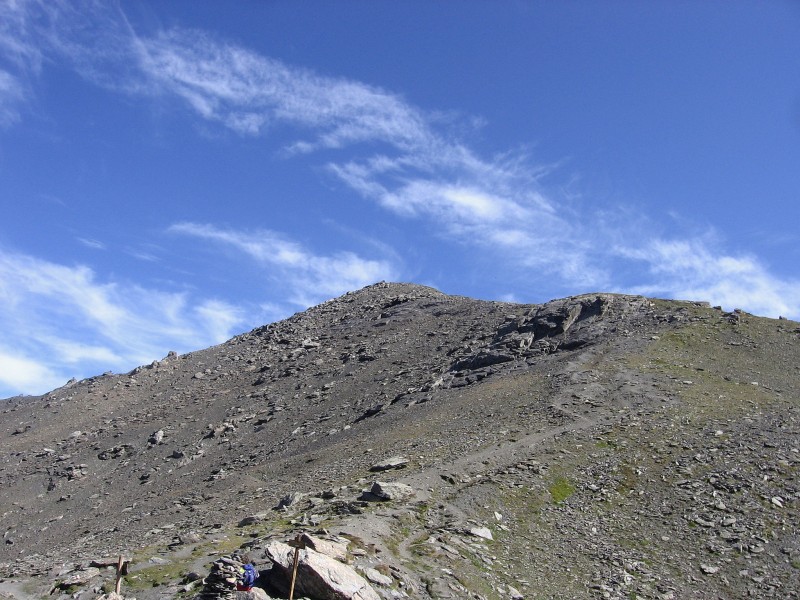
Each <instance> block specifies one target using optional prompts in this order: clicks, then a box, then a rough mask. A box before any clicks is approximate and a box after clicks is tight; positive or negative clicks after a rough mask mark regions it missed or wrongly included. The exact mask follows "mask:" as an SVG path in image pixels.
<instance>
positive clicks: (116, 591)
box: [114, 555, 125, 594]
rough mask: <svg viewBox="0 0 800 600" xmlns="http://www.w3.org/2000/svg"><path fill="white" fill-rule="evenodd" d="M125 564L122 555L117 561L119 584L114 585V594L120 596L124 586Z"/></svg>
mask: <svg viewBox="0 0 800 600" xmlns="http://www.w3.org/2000/svg"><path fill="white" fill-rule="evenodd" d="M124 564H125V561H124V560H123V558H122V555H120V557H119V560H118V561H117V582H116V584H114V593H115V594H119V590H120V587H121V586H122V565H124Z"/></svg>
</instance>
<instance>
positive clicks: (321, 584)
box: [264, 541, 381, 600]
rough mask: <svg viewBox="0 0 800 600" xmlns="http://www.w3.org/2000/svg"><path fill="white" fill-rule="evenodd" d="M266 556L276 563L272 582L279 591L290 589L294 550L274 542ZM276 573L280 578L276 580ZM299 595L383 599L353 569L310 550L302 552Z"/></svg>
mask: <svg viewBox="0 0 800 600" xmlns="http://www.w3.org/2000/svg"><path fill="white" fill-rule="evenodd" d="M264 553H265V555H266V556H267V558H269V559H270V560H271V561H272V562H273V564H274V569H273V577H272V578H271V579H270V583H271V584H272V585H275V586H276V587H278V588H279V589H281V588H282V589H288V587H289V581H290V577H291V572H292V565H293V561H294V548H292V547H291V546H289V545H288V544H284V543H282V542H277V541H273V542H270V543H269V544H268V545H267V547H266V548H265V550H264ZM275 571H278V572H279V573H280V577H278V578H276V577H275V575H274V572H275ZM295 592H296V593H298V594H304V595H306V596H309V597H311V598H324V599H326V600H381V598H380V596H379V595H378V594H377V593H376V592H375V590H374V589H372V586H370V584H369V582H368V581H367V580H366V579H364V578H363V577H362V576H361V575H359V574H358V573H356V571H355V570H353V569H352V568H351V567H348V566H347V565H344V564H342V563H340V562H339V561H337V560H335V559H333V558H330V557H329V556H325V555H324V554H320V553H319V552H316V551H314V550H311V549H310V548H307V549H305V550H300V552H299V561H298V567H297V579H296V582H295Z"/></svg>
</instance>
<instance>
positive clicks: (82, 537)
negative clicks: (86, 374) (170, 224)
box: [0, 283, 800, 600]
mask: <svg viewBox="0 0 800 600" xmlns="http://www.w3.org/2000/svg"><path fill="white" fill-rule="evenodd" d="M799 409H800V326H799V325H798V323H795V322H793V321H788V320H785V319H781V320H773V319H765V318H759V317H755V316H752V315H749V314H746V313H743V312H741V311H734V312H731V313H728V312H724V311H722V310H721V309H719V308H712V307H709V306H708V305H707V304H704V303H698V302H678V301H666V300H654V299H648V298H644V297H640V296H626V295H615V294H591V295H584V296H577V297H571V298H566V299H562V300H554V301H552V302H548V303H546V304H542V305H523V304H511V303H502V302H487V301H479V300H473V299H469V298H464V297H456V296H448V295H445V294H443V293H440V292H438V291H436V290H434V289H431V288H426V287H422V286H418V285H411V284H387V283H379V284H375V285H373V286H369V287H367V288H364V289H362V290H359V291H357V292H352V293H349V294H346V295H344V296H342V297H340V298H337V299H335V300H331V301H329V302H326V303H323V304H321V305H319V306H316V307H314V308H311V309H309V310H307V311H305V312H303V313H298V314H296V315H294V316H293V317H291V318H289V319H286V320H284V321H281V322H279V323H274V324H271V325H268V326H265V327H261V328H258V329H255V330H253V331H251V332H249V333H245V334H243V335H240V336H237V337H235V338H233V339H231V340H230V341H228V342H226V343H224V344H221V345H219V346H215V347H212V348H208V349H206V350H201V351H197V352H192V353H190V354H185V355H176V354H175V353H172V352H170V353H169V354H167V356H166V357H165V358H164V359H163V360H160V361H156V362H154V363H152V364H150V365H147V366H143V367H139V368H137V369H134V370H133V371H131V372H130V373H127V374H121V375H120V374H111V373H107V374H104V375H100V376H97V377H93V378H90V379H86V380H82V381H75V382H70V383H69V384H67V385H66V386H64V387H62V388H59V389H56V390H53V391H52V392H50V393H48V394H45V395H43V396H41V397H20V398H11V399H9V400H5V401H2V402H0V490H2V492H1V497H2V504H1V505H0V530H2V532H3V544H2V545H0V598H17V599H24V598H45V597H59V596H65V597H66V596H71V597H76V598H87V599H88V598H97V597H98V596H99V595H100V594H102V593H107V592H109V591H110V589H109V582H111V587H112V588H113V580H114V570H113V567H111V566H109V565H114V564H116V557H117V556H119V555H123V556H125V557H126V559H129V561H130V562H129V563H128V565H129V569H128V572H127V575H126V576H125V577H124V578H123V580H122V589H123V593H124V594H126V595H127V596H128V597H131V596H136V597H137V598H139V599H140V600H142V599H145V600H146V599H148V598H177V597H185V598H193V597H196V596H199V597H211V596H209V594H212V593H216V592H213V590H212V592H209V589H211V588H210V587H209V586H211V585H212V583H213V581H216V580H214V578H213V577H210V576H209V574H210V572H211V571H212V570H213V569H214V568H216V569H217V571H216V572H222V571H220V570H221V569H223V567H224V565H225V564H228V563H225V561H224V560H222V559H223V557H225V556H227V555H230V554H232V553H235V552H244V551H246V552H247V553H248V554H249V556H250V557H251V558H252V559H253V560H254V562H256V564H257V566H258V568H259V569H260V570H261V571H262V574H263V575H264V578H265V579H264V581H265V582H266V584H265V587H266V588H267V589H266V593H265V594H264V595H263V596H259V597H273V598H287V597H288V593H287V592H288V590H287V586H286V580H287V577H289V576H290V573H291V566H292V565H291V564H289V559H290V557H291V554H292V552H293V551H292V550H291V546H288V545H287V542H289V541H291V540H294V539H297V538H298V536H303V537H302V539H304V540H305V542H304V543H303V546H304V548H303V549H302V551H299V553H300V562H301V567H300V569H299V575H298V588H297V592H298V594H303V595H304V597H307V598H335V599H340V598H341V599H345V598H352V599H358V598H386V599H388V598H420V599H429V598H474V599H476V600H477V599H487V600H488V599H510V598H517V599H521V598H531V599H534V598H536V599H544V598H565V599H569V598H615V599H622V598H625V599H630V598H639V599H642V598H653V599H662V600H668V599H675V600H677V599H686V598H709V599H710V598H798V597H800V483H798V466H800V437H799V436H798V433H800V411H799ZM226 560H227V559H226ZM214 564H217V567H214V566H213V565H214ZM231 564H232V563H231ZM220 565H222V566H220ZM313 565H322V566H319V567H314V566H313ZM326 569H327V571H326V572H328V573H333V574H334V575H331V576H330V578H333V579H337V578H338V580H341V578H347V577H351V576H352V577H353V580H352V581H353V582H354V583H353V584H352V585H353V586H354V587H352V588H348V587H347V586H345V585H344V584H343V585H342V586H341V589H338V588H337V589H333V588H332V587H331V586H330V585H328V584H327V583H326V584H323V583H319V582H318V581H317V580H318V578H320V577H321V578H322V579H324V577H322V576H320V575H319V572H320V571H325V570H326ZM223 570H224V569H223ZM223 579H224V577H223V578H222V579H219V581H222V580H223ZM312 582H317V583H313V584H312ZM221 585H222V584H221ZM212 587H213V586H212ZM214 589H216V588H214ZM347 590H351V591H347ZM352 590H356V591H352ZM51 592H52V594H51ZM220 593H221V592H220ZM203 594H205V595H203ZM219 597H223V596H219ZM295 597H299V596H298V595H297V594H296V595H295Z"/></svg>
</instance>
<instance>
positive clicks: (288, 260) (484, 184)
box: [0, 0, 800, 316]
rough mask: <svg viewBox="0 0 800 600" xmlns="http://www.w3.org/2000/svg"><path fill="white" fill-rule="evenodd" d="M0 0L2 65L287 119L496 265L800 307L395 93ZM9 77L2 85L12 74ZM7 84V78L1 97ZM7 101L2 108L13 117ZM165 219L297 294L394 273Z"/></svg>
mask: <svg viewBox="0 0 800 600" xmlns="http://www.w3.org/2000/svg"><path fill="white" fill-rule="evenodd" d="M9 6H12V7H14V10H13V11H12V12H11V13H10V14H11V16H12V17H13V19H12V20H13V23H14V26H13V27H6V28H5V29H2V30H0V31H2V41H0V48H4V49H5V51H6V52H8V53H10V54H11V55H12V56H13V57H15V58H13V59H12V60H11V63H10V64H14V65H17V67H18V68H19V66H20V65H27V67H28V69H29V70H30V71H31V72H33V71H35V69H36V68H38V65H39V64H40V63H41V60H42V59H41V55H42V54H41V53H42V52H50V53H57V54H59V55H60V56H62V57H66V59H67V60H69V61H71V64H73V65H74V67H75V68H76V70H78V71H79V72H80V73H82V74H83V75H84V76H85V77H87V78H88V79H90V80H91V81H94V82H95V83H97V84H99V85H103V86H105V87H107V88H109V89H114V90H117V91H119V92H122V93H126V94H136V95H146V96H148V97H150V98H153V99H157V98H166V99H171V100H172V101H173V102H174V101H175V100H176V99H177V100H178V104H179V106H181V105H182V106H186V107H188V109H189V112H190V114H193V115H196V116H199V117H200V118H201V119H203V120H206V121H208V122H214V123H219V124H221V125H222V126H223V127H227V128H229V129H230V130H232V131H234V132H236V133H238V134H240V135H245V136H264V137H266V138H269V136H270V135H271V134H272V133H273V132H277V131H281V132H282V133H283V134H286V133H288V135H289V137H290V138H294V139H293V141H292V142H290V143H289V144H288V146H286V147H285V148H284V150H285V151H286V152H285V156H286V159H287V160H291V159H292V156H293V155H296V154H297V153H304V154H306V155H312V154H313V153H314V152H317V151H319V150H322V149H325V150H328V152H326V153H325V154H324V156H325V159H324V165H325V166H326V167H327V169H328V172H329V173H330V174H331V175H332V176H333V177H335V178H336V179H337V180H338V181H339V182H341V183H342V184H343V185H344V186H346V187H347V188H348V189H350V190H351V191H352V192H354V193H355V194H357V195H358V196H360V197H362V198H364V199H366V200H368V201H371V202H374V203H376V204H377V205H379V206H381V207H382V208H383V209H385V210H386V211H387V214H391V215H394V216H397V217H398V218H403V219H415V220H417V221H419V222H420V223H421V224H422V225H423V226H425V227H426V229H427V230H428V231H430V233H431V235H437V236H439V237H441V238H442V239H445V240H446V241H447V242H449V243H456V244H459V245H461V246H463V247H466V248H476V249H480V250H481V252H483V253H486V254H487V255H490V256H492V257H493V258H494V259H495V260H494V263H495V264H503V265H506V268H507V271H506V272H507V273H514V272H516V273H518V274H519V277H521V278H528V279H532V278H538V279H537V280H538V281H541V282H544V281H547V282H550V281H553V280H557V281H558V282H559V283H560V284H561V286H560V287H568V288H569V287H571V288H573V290H574V291H583V290H585V289H587V288H590V287H594V288H600V287H602V288H604V289H610V290H614V289H617V290H622V289H626V290H630V289H638V290H642V291H647V290H650V291H651V293H658V294H662V295H666V296H697V297H699V298H700V299H702V298H704V297H706V298H712V299H716V300H712V301H717V302H722V303H723V304H733V305H739V306H741V307H743V308H746V309H748V310H754V311H757V312H764V313H766V314H778V313H781V312H785V313H786V314H788V315H791V316H800V310H799V309H798V307H797V306H796V303H794V302H793V301H791V298H794V297H797V294H796V293H795V292H796V289H797V288H796V286H797V283H796V282H795V281H793V280H789V279H786V278H781V277H779V276H776V275H774V274H772V273H771V272H770V270H769V269H768V268H767V267H766V266H765V265H763V264H762V263H760V262H759V261H757V260H755V259H753V258H751V257H746V256H744V257H741V256H739V257H737V256H732V255H731V254H730V253H729V252H726V251H725V250H724V248H722V246H721V245H720V244H711V243H709V242H708V240H705V239H703V238H701V237H696V236H695V237H692V236H690V235H687V236H685V237H684V238H683V239H681V238H676V239H674V240H669V239H665V238H663V237H662V236H660V235H658V234H654V233H653V232H652V231H648V230H647V228H646V224H647V218H646V216H645V217H642V215H638V214H634V213H635V211H630V212H629V213H627V214H626V213H620V215H617V217H616V219H614V220H613V221H614V222H613V225H611V224H609V222H608V221H606V220H605V219H604V217H605V215H602V214H600V213H599V212H598V211H597V210H593V209H592V207H591V206H587V205H584V206H577V205H576V204H575V203H574V202H573V199H571V198H569V197H567V196H566V195H563V196H559V195H557V194H553V193H552V192H546V191H545V190H544V189H543V188H542V186H541V185H540V181H541V178H542V176H543V175H546V174H548V173H550V172H551V171H552V167H550V166H549V165H541V164H538V163H536V162H535V161H533V160H531V159H530V158H529V157H528V156H527V155H526V154H525V153H524V152H515V151H509V152H507V153H504V154H502V155H497V156H488V157H487V156H481V155H480V153H479V152H477V151H476V150H475V149H474V148H473V147H471V146H470V145H469V144H468V143H466V142H464V141H463V139H461V138H460V137H459V136H458V135H456V134H455V133H454V130H453V129H451V128H450V126H449V125H448V124H447V123H446V122H445V120H442V119H440V118H439V116H437V115H436V114H435V113H434V112H432V111H426V110H424V109H422V108H420V107H418V106H415V105H413V104H412V103H411V102H408V101H407V100H405V99H404V98H403V97H402V96H400V95H398V94H395V93H392V92H390V91H387V90H384V89H381V88H380V87H377V86H373V85H368V84H366V83H363V82H359V81H353V80H348V79H345V78H336V77H328V76H323V75H320V74H318V73H315V72H313V71H311V70H308V69H303V68H299V67H295V66H292V65H289V64H287V63H285V62H283V61H280V60H276V59H274V58H269V57H265V56H262V55H260V54H258V53H256V52H253V51H251V50H249V49H247V48H244V47H242V46H240V45H237V44H233V43H229V42H226V41H224V40H220V39H219V38H217V37H214V36H212V35H209V34H208V33H206V32H203V31H197V30H187V29H180V28H173V29H170V30H168V31H160V32H156V33H155V34H153V35H149V34H148V35H140V34H137V33H136V32H135V31H134V30H133V29H132V28H131V27H130V26H129V24H128V23H127V21H126V19H125V16H124V14H123V13H122V12H121V11H120V10H119V9H117V8H113V7H112V8H108V5H106V4H104V3H101V2H84V3H81V4H80V5H78V6H79V8H75V6H76V5H75V4H74V3H67V2H54V3H44V2H39V1H34V0H31V1H29V2H14V3H11V4H10V5H9ZM26 13H30V14H34V13H36V15H35V18H26V17H25V14H26ZM33 23H35V24H36V25H35V26H34V25H33ZM20 32H21V33H20ZM37 36H38V38H37ZM31 40H34V42H35V43H34V42H32V41H31ZM42 49H44V50H42ZM9 73H10V71H9ZM10 76H11V77H12V78H13V79H9V80H8V81H9V82H10V83H9V86H10V87H9V89H13V86H14V84H15V83H16V84H17V85H18V82H19V81H21V80H20V79H19V77H17V76H15V75H14V74H13V73H12V74H11V75H10ZM13 93H16V92H8V98H11V99H12V100H11V101H10V102H11V104H10V106H12V107H13V103H14V102H15V101H14V100H13ZM7 114H8V115H9V116H7V117H6V119H7V120H8V119H14V118H17V117H16V116H15V114H14V113H13V112H8V113H7ZM467 125H468V124H467ZM283 137H285V136H283ZM337 150H339V151H341V153H340V154H337V153H336V151H337ZM345 150H346V152H345ZM330 151H334V152H330ZM321 160H323V159H321ZM604 221H605V222H606V225H605V226H603V227H598V226H597V223H598V222H604ZM643 224H644V225H645V227H644V228H643V227H642V225H643ZM174 231H175V232H180V233H183V234H187V235H191V236H193V237H195V238H198V239H209V240H214V241H216V242H218V243H221V244H226V245H228V246H229V247H236V248H238V249H239V250H240V251H241V252H245V253H247V254H249V255H250V256H251V257H253V258H254V259H255V260H257V261H260V262H261V264H265V265H269V266H270V268H271V269H273V270H275V271H276V272H281V270H282V269H285V273H286V274H288V276H289V277H290V281H292V282H293V289H292V291H291V292H290V294H291V295H292V297H293V299H294V300H295V301H300V300H301V299H302V300H303V301H308V300H310V299H311V298H312V297H313V294H312V292H313V291H319V290H322V291H324V292H325V293H329V294H334V293H338V292H339V291H344V290H345V289H352V287H358V286H359V285H361V284H363V283H369V282H371V281H372V280H374V279H375V278H380V277H391V276H392V275H393V274H395V273H396V272H397V271H396V269H393V268H392V265H390V264H388V263H385V262H384V261H380V260H369V259H365V258H363V257H359V256H357V255H355V254H352V253H347V252H340V253H336V252H328V253H326V254H320V255H317V254H314V253H312V252H309V251H308V250H306V249H304V248H302V247H299V246H298V245H296V244H292V243H291V242H289V241H287V238H285V237H283V238H282V237H281V236H280V235H279V234H276V233H274V232H261V233H242V232H234V231H227V230H224V229H221V228H215V227H213V226H210V225H197V224H183V225H179V226H176V228H175V229H174ZM620 239H623V240H625V243H624V244H620V243H618V242H619V240H620ZM679 259H680V260H679ZM678 264H682V265H683V267H682V268H680V269H678V268H677V267H676V265H678ZM620 273H625V276H624V277H622V276H621V275H620ZM343 286H344V287H343Z"/></svg>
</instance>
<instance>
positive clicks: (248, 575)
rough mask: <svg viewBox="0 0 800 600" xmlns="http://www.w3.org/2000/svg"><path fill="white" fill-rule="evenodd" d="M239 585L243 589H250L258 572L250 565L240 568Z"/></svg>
mask: <svg viewBox="0 0 800 600" xmlns="http://www.w3.org/2000/svg"><path fill="white" fill-rule="evenodd" d="M240 579H241V584H242V585H243V586H245V587H252V585H253V584H254V583H255V582H256V579H258V571H256V568H255V567H254V566H253V565H251V564H249V563H248V564H246V565H244V567H242V573H241V574H240Z"/></svg>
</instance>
